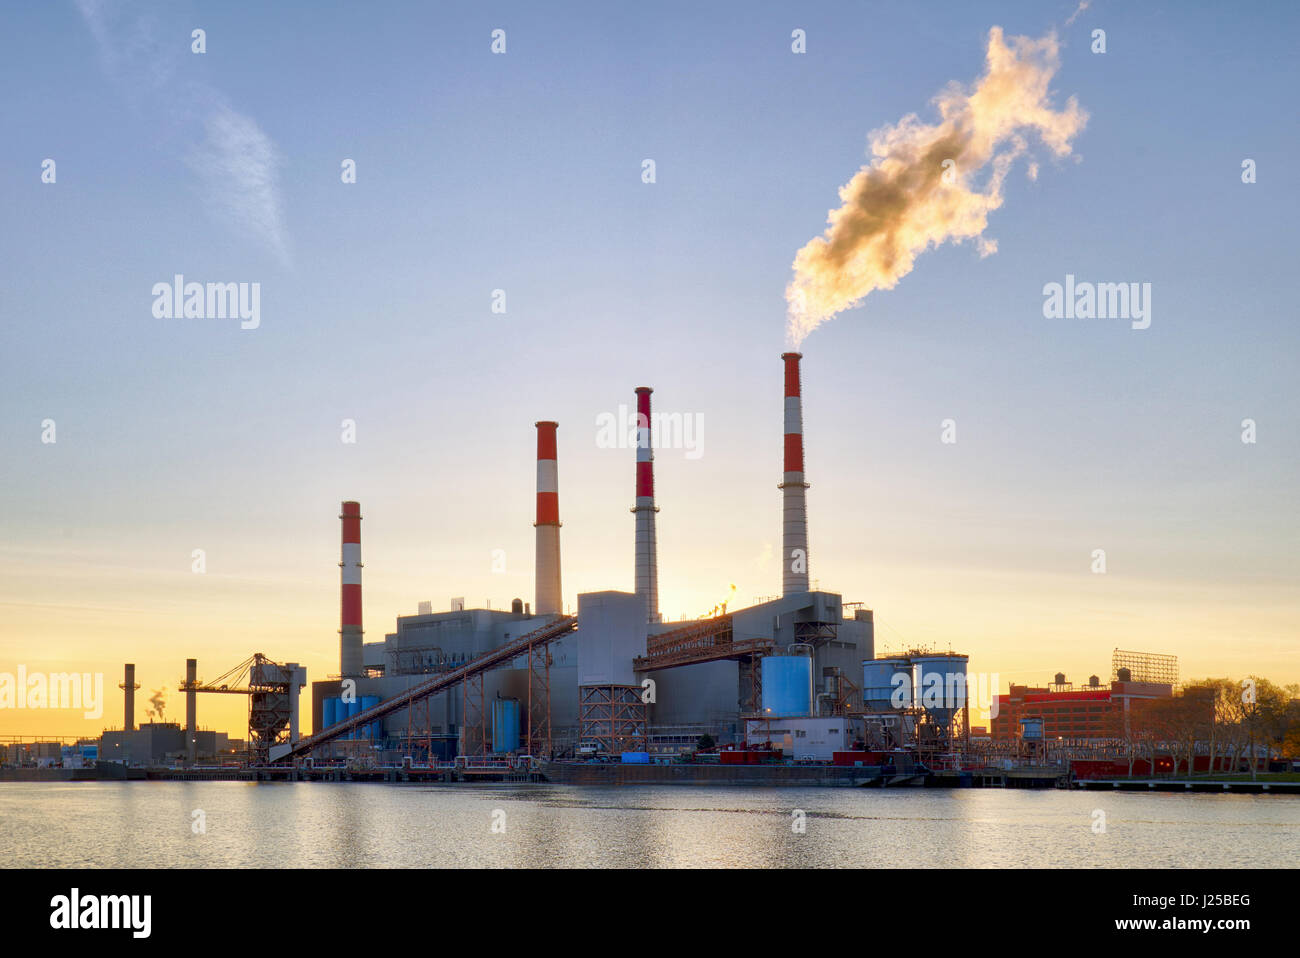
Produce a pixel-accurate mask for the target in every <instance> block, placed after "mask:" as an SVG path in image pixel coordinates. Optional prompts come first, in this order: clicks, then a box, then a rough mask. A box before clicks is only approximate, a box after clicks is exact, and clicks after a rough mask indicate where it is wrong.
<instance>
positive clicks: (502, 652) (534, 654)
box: [275, 615, 578, 762]
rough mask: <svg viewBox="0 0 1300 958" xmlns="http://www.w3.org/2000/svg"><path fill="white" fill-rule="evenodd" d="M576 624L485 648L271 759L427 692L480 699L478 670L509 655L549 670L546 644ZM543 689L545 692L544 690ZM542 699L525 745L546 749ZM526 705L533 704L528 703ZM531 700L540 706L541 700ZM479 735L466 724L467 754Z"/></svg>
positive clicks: (283, 758) (559, 623)
mask: <svg viewBox="0 0 1300 958" xmlns="http://www.w3.org/2000/svg"><path fill="white" fill-rule="evenodd" d="M577 627H578V619H577V617H576V616H572V615H565V616H560V617H558V618H557V619H555V620H554V621H552V622H550V623H548V624H547V625H544V626H542V627H541V628H540V629H535V630H533V631H532V632H529V633H527V634H526V635H522V636H520V637H519V638H518V639H515V640H514V641H512V642H508V643H507V644H505V645H503V646H501V647H500V648H497V649H493V650H492V651H490V652H487V653H485V654H483V655H480V656H479V657H478V658H477V659H474V660H473V661H471V662H467V663H465V664H464V665H463V666H461V667H460V668H458V669H453V670H452V671H450V672H445V673H443V674H442V675H438V676H435V677H434V678H431V679H429V680H428V681H425V682H421V683H420V684H419V685H414V686H412V687H411V688H409V689H407V690H406V691H405V692H401V693H399V694H398V695H394V696H393V697H392V698H390V699H385V700H384V701H383V702H380V703H379V704H378V705H374V706H371V707H370V708H368V709H362V710H361V711H360V712H358V713H357V714H356V715H351V716H348V718H347V719H345V720H344V721H342V722H338V723H336V724H334V725H331V726H330V727H329V728H327V729H322V730H321V731H320V732H317V733H316V734H315V735H309V736H307V737H306V738H304V739H300V740H299V741H298V742H297V743H296V744H294V745H293V746H291V747H290V748H289V749H288V751H286V752H284V753H282V754H280V755H277V757H276V759H275V760H276V761H277V762H287V761H290V760H292V759H294V758H298V757H302V756H305V755H308V754H310V753H311V752H312V751H313V750H315V749H317V748H319V747H320V746H322V745H325V744H327V743H329V742H332V741H334V740H335V739H338V738H342V737H343V736H345V735H347V733H348V732H351V731H353V730H354V729H358V728H361V727H363V726H365V725H368V724H369V723H371V722H374V721H376V720H378V719H382V718H385V717H386V716H389V715H392V714H393V713H394V712H400V711H401V710H402V709H405V708H409V707H410V706H411V705H412V704H413V703H415V702H419V701H421V700H423V699H427V698H428V697H429V696H431V695H436V694H437V693H439V692H443V691H446V690H447V689H450V688H453V687H455V686H457V685H462V684H463V685H464V686H465V689H464V694H465V695H466V696H468V695H470V694H475V695H477V697H478V698H479V699H480V700H481V697H482V681H481V679H482V675H483V673H484V672H487V671H488V670H489V669H493V668H496V667H497V666H501V665H504V664H506V663H507V662H510V661H511V660H512V659H517V658H521V657H523V656H528V658H529V663H530V664H529V671H530V674H538V673H542V674H549V666H548V665H547V663H549V661H550V657H549V656H548V655H547V654H546V647H547V646H549V645H550V644H551V643H552V642H554V641H555V640H556V639H558V638H560V637H561V636H564V635H567V634H568V633H569V632H572V631H573V630H574V629H576V628H577ZM536 662H541V663H542V664H540V665H535V664H534V663H536ZM534 684H535V683H534V682H532V681H530V683H529V687H530V699H531V698H532V686H533V685H534ZM548 684H549V683H548ZM544 691H546V692H548V693H549V690H544ZM545 698H546V703H545V711H546V714H545V715H544V716H539V719H540V721H535V720H534V717H533V716H532V715H531V714H530V715H529V748H530V749H539V750H540V749H549V747H550V743H549V741H547V740H548V739H549V738H550V696H549V694H546V695H545ZM476 704H477V705H478V708H477V713H478V715H479V717H480V722H481V718H482V711H483V709H482V706H481V702H480V703H476ZM530 704H534V703H531V702H530ZM536 704H539V705H540V703H536ZM471 711H473V709H471ZM531 711H533V709H530V712H531ZM539 711H540V709H539ZM483 738H484V736H483V733H482V731H481V730H480V731H478V732H477V734H476V733H475V731H474V730H471V729H469V728H468V726H467V728H466V743H467V747H466V750H467V752H469V754H476V753H477V752H478V751H479V750H480V749H479V748H478V747H477V746H478V745H479V743H480V741H481V740H482V739H483ZM484 747H485V743H484Z"/></svg>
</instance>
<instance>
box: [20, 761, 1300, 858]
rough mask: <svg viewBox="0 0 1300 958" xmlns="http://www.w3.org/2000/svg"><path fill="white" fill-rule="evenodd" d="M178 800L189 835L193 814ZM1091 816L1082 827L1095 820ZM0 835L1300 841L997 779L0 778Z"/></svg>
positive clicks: (566, 852) (769, 843)
mask: <svg viewBox="0 0 1300 958" xmlns="http://www.w3.org/2000/svg"><path fill="white" fill-rule="evenodd" d="M196 810H201V811H202V813H203V816H202V818H203V821H204V823H205V824H206V829H207V830H206V834H195V833H194V830H193V828H192V823H193V822H194V821H195V812H196ZM796 810H800V811H802V812H803V815H804V823H805V830H804V832H803V833H802V834H797V833H796V832H795V831H794V829H793V828H792V827H791V826H792V823H793V822H794V821H795V820H796V818H797V816H796V814H795V811H796ZM1098 813H1100V814H1098ZM1101 816H1104V825H1105V831H1104V833H1100V834H1099V833H1097V832H1095V831H1094V823H1096V822H1101V821H1102V820H1103V819H1102V817H1101ZM494 822H495V823H497V827H498V830H496V831H494V830H493V825H494ZM502 823H503V824H504V831H502V830H500V827H501V824H502ZM0 843H2V846H3V847H4V849H5V855H4V858H3V861H4V864H5V865H7V866H10V867H13V866H27V865H35V866H58V867H76V866H125V867H158V866H167V865H179V866H211V867H218V868H233V867H243V866H260V867H280V866H304V867H348V868H356V867H416V868H419V867H431V866H432V867H441V866H468V867H495V868H501V867H550V866H577V867H583V866H601V867H623V868H652V867H663V866H678V867H695V866H727V867H730V866H740V867H748V868H756V867H757V868H789V867H837V868H838V867H864V866H865V867H873V866H875V867H878V866H904V867H908V866H912V867H931V866H959V867H960V866H979V867H1017V866H1070V867H1109V868H1117V867H1130V866H1142V867H1149V866H1155V867H1181V866H1210V867H1229V868H1236V867H1249V866H1253V865H1271V866H1281V867H1289V868H1293V867H1296V865H1297V861H1298V860H1300V799H1296V798H1288V797H1282V796H1260V795H1213V794H1200V795H1180V794H1161V793H1157V794H1140V793H1125V792H1121V793H1109V792H1080V791H1075V792H1065V791H1019V790H1002V789H965V790H951V791H950V790H937V789H934V790H931V789H898V790H895V791H879V790H874V789H848V788H772V789H761V788H760V789H754V788H738V787H731V788H701V787H681V786H675V787H657V786H656V787H651V786H647V787H633V788H626V787H625V788H587V787H576V786H562V785H511V786H502V785H498V786H492V785H477V786H475V785H470V786H465V785H444V786H425V785H379V784H333V783H329V784H327V783H310V782H293V783H275V784H272V783H260V784H254V783H244V782H86V783H67V784H47V783H36V782H32V783H28V782H17V783H0Z"/></svg>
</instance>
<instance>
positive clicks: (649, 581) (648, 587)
mask: <svg viewBox="0 0 1300 958" xmlns="http://www.w3.org/2000/svg"><path fill="white" fill-rule="evenodd" d="M652 392H654V390H653V389H651V388H650V387H649V386H637V387H636V505H635V506H633V507H632V513H633V515H635V516H636V594H637V595H639V596H640V597H641V598H642V599H643V600H644V601H645V607H646V616H647V618H648V620H649V621H650V622H658V621H659V545H658V541H657V537H656V534H655V513H656V512H658V511H659V510H658V508H656V506H655V454H654V449H653V448H651V445H650V423H651V420H650V394H651V393H652Z"/></svg>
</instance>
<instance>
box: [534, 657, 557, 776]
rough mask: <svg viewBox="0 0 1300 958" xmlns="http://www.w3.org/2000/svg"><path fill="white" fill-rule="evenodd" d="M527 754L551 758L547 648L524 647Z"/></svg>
mask: <svg viewBox="0 0 1300 958" xmlns="http://www.w3.org/2000/svg"><path fill="white" fill-rule="evenodd" d="M528 754H530V755H532V756H534V757H537V758H545V759H548V760H549V759H551V758H553V757H554V752H553V743H552V741H551V649H550V646H549V644H538V645H530V646H529V647H528Z"/></svg>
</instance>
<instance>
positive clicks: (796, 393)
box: [778, 353, 808, 595]
mask: <svg viewBox="0 0 1300 958" xmlns="http://www.w3.org/2000/svg"><path fill="white" fill-rule="evenodd" d="M802 358H803V357H802V354H800V353H782V354H781V359H783V360H784V361H785V471H784V475H783V477H782V481H781V485H780V486H779V487H778V488H780V490H781V492H782V519H781V594H782V595H791V594H793V593H796V592H807V591H808V506H807V502H806V500H805V490H806V489H807V488H808V483H806V482H804V478H803V405H802V401H801V399H800V389H799V360H800V359H802Z"/></svg>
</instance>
